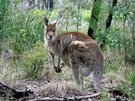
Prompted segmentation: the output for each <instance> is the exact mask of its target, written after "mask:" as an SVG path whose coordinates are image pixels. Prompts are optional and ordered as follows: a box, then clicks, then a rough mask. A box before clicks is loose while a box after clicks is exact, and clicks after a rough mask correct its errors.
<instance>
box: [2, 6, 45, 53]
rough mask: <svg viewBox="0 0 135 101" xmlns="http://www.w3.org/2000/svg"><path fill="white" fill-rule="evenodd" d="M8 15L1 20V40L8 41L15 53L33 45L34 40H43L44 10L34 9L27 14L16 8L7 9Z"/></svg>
mask: <svg viewBox="0 0 135 101" xmlns="http://www.w3.org/2000/svg"><path fill="white" fill-rule="evenodd" d="M8 12H9V15H10V16H7V17H5V19H4V20H3V23H4V27H3V30H2V31H3V33H4V35H3V36H2V38H3V40H2V41H3V42H6V41H9V43H10V46H11V47H10V48H12V49H13V50H14V52H15V53H16V54H22V53H23V51H24V50H26V49H30V48H31V47H33V45H34V44H35V42H36V41H38V40H43V21H42V19H40V18H41V16H43V14H44V12H40V10H39V9H34V10H32V11H30V12H29V14H27V15H23V13H22V12H21V11H20V10H18V9H16V10H15V9H14V10H9V11H8Z"/></svg>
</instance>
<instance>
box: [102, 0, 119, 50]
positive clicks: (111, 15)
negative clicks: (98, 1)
mask: <svg viewBox="0 0 135 101" xmlns="http://www.w3.org/2000/svg"><path fill="white" fill-rule="evenodd" d="M108 3H109V4H110V2H108ZM116 5H117V0H113V2H112V7H111V9H110V10H109V15H108V18H107V19H106V26H105V32H107V30H108V28H110V26H111V22H112V17H113V10H112V9H113V8H114V7H116ZM101 43H102V44H101V45H100V48H101V49H103V48H104V47H105V44H106V39H102V42H101Z"/></svg>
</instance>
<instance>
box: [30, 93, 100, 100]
mask: <svg viewBox="0 0 135 101" xmlns="http://www.w3.org/2000/svg"><path fill="white" fill-rule="evenodd" d="M98 96H100V93H96V94H92V95H86V96H73V97H65V98H64V97H63V98H57V97H54V98H50V97H45V98H35V99H31V100H30V101H68V100H70V101H74V100H81V99H88V98H94V97H98Z"/></svg>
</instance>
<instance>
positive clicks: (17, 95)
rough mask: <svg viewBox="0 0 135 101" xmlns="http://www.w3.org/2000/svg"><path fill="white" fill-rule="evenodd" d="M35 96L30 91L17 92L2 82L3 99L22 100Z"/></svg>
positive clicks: (1, 94)
mask: <svg viewBox="0 0 135 101" xmlns="http://www.w3.org/2000/svg"><path fill="white" fill-rule="evenodd" d="M31 94H34V93H33V91H30V90H27V89H26V90H17V89H15V88H13V87H11V86H9V85H8V84H6V83H4V82H2V81H0V96H2V97H7V96H8V97H13V98H15V99H20V98H23V97H26V96H29V95H31Z"/></svg>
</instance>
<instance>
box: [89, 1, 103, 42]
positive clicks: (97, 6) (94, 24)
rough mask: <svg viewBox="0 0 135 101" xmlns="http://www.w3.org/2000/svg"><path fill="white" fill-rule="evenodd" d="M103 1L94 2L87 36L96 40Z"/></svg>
mask: <svg viewBox="0 0 135 101" xmlns="http://www.w3.org/2000/svg"><path fill="white" fill-rule="evenodd" d="M101 5H102V0H94V4H93V8H92V14H91V18H90V21H89V29H88V33H87V35H88V36H90V37H91V38H93V39H95V37H94V34H95V33H96V30H97V28H98V21H99V15H100V10H101Z"/></svg>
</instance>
